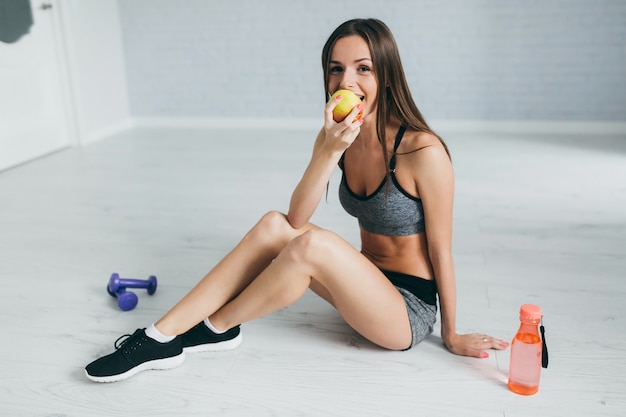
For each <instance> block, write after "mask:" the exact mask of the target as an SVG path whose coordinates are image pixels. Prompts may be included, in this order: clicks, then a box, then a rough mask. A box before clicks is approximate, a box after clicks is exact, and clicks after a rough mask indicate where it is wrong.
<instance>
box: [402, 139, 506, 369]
mask: <svg viewBox="0 0 626 417" xmlns="http://www.w3.org/2000/svg"><path fill="white" fill-rule="evenodd" d="M437 142H438V141H437ZM415 158H416V161H415V165H414V166H415V167H416V168H415V175H416V181H417V185H418V190H419V194H420V197H421V199H422V204H423V206H424V217H425V221H426V240H427V242H428V255H429V258H430V262H431V265H432V267H433V273H434V275H435V279H436V281H437V289H438V292H439V305H440V308H441V337H442V339H443V342H444V344H445V345H446V347H447V348H448V349H449V350H450V351H451V352H452V353H456V354H458V355H466V356H476V357H483V358H484V357H488V356H489V355H488V354H487V353H486V352H485V349H490V348H493V349H504V348H506V347H507V345H508V343H506V342H504V341H501V340H496V339H494V338H493V337H491V336H487V335H484V334H478V333H474V334H467V335H459V334H457V332H456V305H457V300H456V278H455V272H454V260H453V258H452V206H453V200H454V173H453V170H452V163H451V161H450V158H449V157H448V155H447V153H446V152H445V150H444V148H443V147H442V146H441V145H439V144H438V143H437V144H434V145H432V146H427V147H426V148H424V149H421V150H420V151H418V152H416V156H415Z"/></svg>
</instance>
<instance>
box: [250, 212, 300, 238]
mask: <svg viewBox="0 0 626 417" xmlns="http://www.w3.org/2000/svg"><path fill="white" fill-rule="evenodd" d="M290 233H293V228H292V227H291V225H290V224H289V222H288V221H287V216H286V215H285V214H284V213H281V212H279V211H270V212H268V213H266V214H264V215H263V217H261V219H260V220H259V221H258V222H257V224H256V225H254V227H253V228H252V229H251V230H250V232H248V235H247V237H248V238H251V239H254V240H256V241H263V242H268V243H273V242H284V244H286V242H288V241H289V240H290Z"/></svg>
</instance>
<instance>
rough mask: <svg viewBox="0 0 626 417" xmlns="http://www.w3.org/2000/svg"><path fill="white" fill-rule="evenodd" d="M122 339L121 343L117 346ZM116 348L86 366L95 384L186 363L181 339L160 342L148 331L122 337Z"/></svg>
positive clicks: (142, 330) (139, 330)
mask: <svg viewBox="0 0 626 417" xmlns="http://www.w3.org/2000/svg"><path fill="white" fill-rule="evenodd" d="M120 340H122V343H120V344H119V346H118V342H119V341H120ZM115 349H116V350H115V352H113V353H111V354H110V355H107V356H103V357H102V358H100V359H97V360H95V361H93V362H91V363H90V364H89V365H87V367H86V368H85V374H86V375H87V378H89V379H91V380H92V381H95V382H116V381H121V380H123V379H126V378H130V377H131V376H133V375H135V374H137V373H139V372H141V371H146V370H148V369H170V368H175V367H177V366H179V365H181V364H182V363H183V361H184V360H185V353H184V352H183V347H182V343H181V338H180V337H177V338H176V339H174V340H172V341H171V342H167V343H159V342H157V341H156V340H153V339H151V338H149V337H148V336H146V332H145V329H137V330H136V331H135V333H133V335H132V336H131V335H129V334H127V335H124V336H122V337H120V338H119V339H117V340H116V341H115Z"/></svg>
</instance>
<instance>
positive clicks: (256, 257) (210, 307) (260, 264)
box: [155, 212, 315, 335]
mask: <svg viewBox="0 0 626 417" xmlns="http://www.w3.org/2000/svg"><path fill="white" fill-rule="evenodd" d="M311 228H315V226H313V225H307V226H306V227H304V228H302V229H297V230H296V229H293V228H292V227H291V226H290V225H289V223H288V222H287V219H286V216H285V215H284V214H282V213H279V212H270V213H268V214H266V215H265V216H263V217H262V218H261V220H259V222H258V223H257V224H256V225H255V226H254V227H253V228H252V229H251V230H250V231H249V232H248V233H247V234H246V236H244V238H243V239H242V240H241V242H239V244H238V245H237V246H236V247H235V248H234V249H233V250H232V251H231V252H230V253H229V254H228V255H226V257H224V258H223V259H222V260H221V261H220V262H219V263H218V264H217V265H216V266H215V267H214V268H213V269H212V270H211V271H210V272H209V273H208V274H207V275H206V276H205V277H204V278H203V279H202V280H201V281H200V282H199V283H198V284H197V285H196V286H195V287H194V288H193V289H192V290H191V291H190V292H189V293H188V294H187V295H186V296H185V297H184V298H183V299H182V300H181V301H180V302H178V304H176V305H175V306H174V307H173V308H172V309H171V310H170V311H168V312H167V313H166V314H165V315H164V316H163V317H162V318H161V319H160V320H159V321H157V322H156V323H155V326H156V328H157V329H158V330H159V331H160V332H161V333H163V334H165V335H178V334H182V333H184V332H185V331H187V330H188V329H190V328H191V327H193V326H195V325H196V324H197V323H199V322H200V321H202V320H203V319H204V318H205V317H207V316H210V315H211V314H213V313H214V312H215V311H217V310H218V309H219V308H220V307H222V306H223V305H224V304H226V303H227V302H229V301H230V300H231V299H233V298H234V297H236V296H237V294H239V293H240V292H241V291H242V290H243V289H244V288H246V287H247V286H248V285H249V284H250V282H251V281H252V280H254V279H255V278H256V277H257V276H258V275H259V274H260V273H261V272H262V271H263V270H264V269H265V268H267V266H268V265H269V264H270V263H271V262H272V260H273V259H274V258H275V257H276V256H277V255H278V254H279V253H280V251H281V250H282V249H283V248H284V247H285V246H286V245H287V244H288V243H289V241H291V240H292V239H293V238H294V237H296V236H298V235H299V234H301V233H303V232H305V231H306V230H309V229H311ZM236 324H239V323H236Z"/></svg>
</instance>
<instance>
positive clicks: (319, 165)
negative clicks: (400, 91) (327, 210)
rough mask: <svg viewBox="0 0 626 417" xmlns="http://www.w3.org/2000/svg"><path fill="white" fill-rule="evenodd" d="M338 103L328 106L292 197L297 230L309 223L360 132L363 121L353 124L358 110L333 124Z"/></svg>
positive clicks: (290, 214) (293, 222)
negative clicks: (338, 166) (336, 169)
mask: <svg viewBox="0 0 626 417" xmlns="http://www.w3.org/2000/svg"><path fill="white" fill-rule="evenodd" d="M337 103H338V101H336V100H333V101H331V102H329V103H327V104H326V107H325V123H324V128H323V129H322V130H321V131H320V133H319V134H318V135H317V138H316V139H315V145H314V146H313V155H312V156H311V161H310V162H309V165H308V166H307V168H306V170H305V171H304V174H303V175H302V179H300V182H299V183H298V185H297V186H296V188H295V189H294V191H293V194H292V195H291V201H290V202H289V212H288V213H287V220H288V221H289V224H291V226H292V227H293V228H295V229H299V228H300V227H302V226H304V225H305V224H306V223H307V222H308V221H309V219H310V218H311V216H312V215H313V213H314V212H315V209H316V208H317V205H318V204H319V202H320V200H321V198H322V195H323V194H324V191H325V190H326V185H327V184H328V181H329V180H330V176H331V175H332V173H333V170H334V169H335V167H336V166H337V163H338V162H339V159H340V158H341V155H342V154H343V152H344V151H345V150H346V149H347V148H348V147H349V146H350V145H351V144H352V142H354V140H355V139H356V137H357V136H358V134H359V132H360V128H361V124H362V123H363V122H362V120H358V121H356V122H354V123H351V122H350V120H354V119H355V118H356V115H357V114H358V111H359V109H358V108H357V107H355V108H354V109H352V112H351V113H350V114H349V115H348V116H347V117H346V118H345V120H344V121H342V122H340V123H335V122H334V121H333V109H334V108H335V106H336V105H337Z"/></svg>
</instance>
